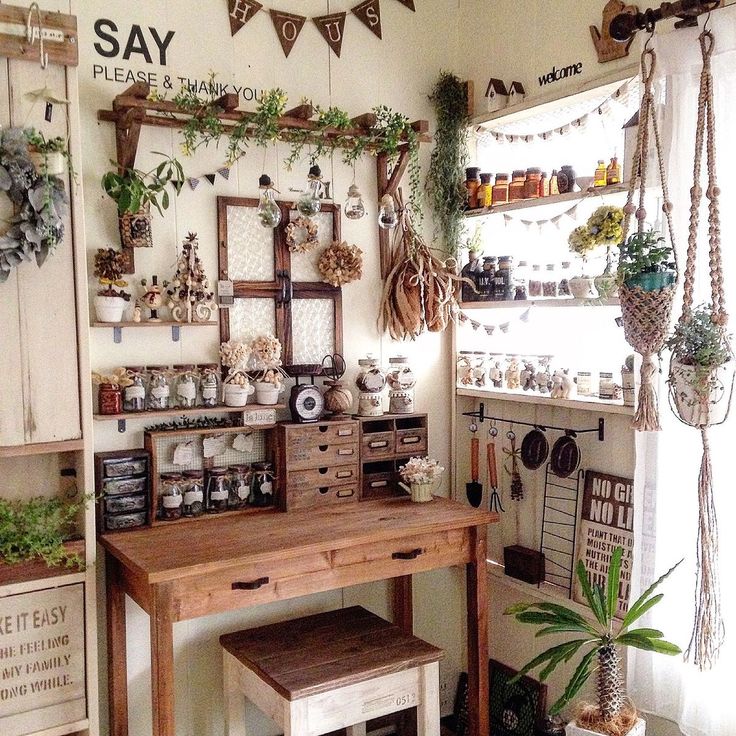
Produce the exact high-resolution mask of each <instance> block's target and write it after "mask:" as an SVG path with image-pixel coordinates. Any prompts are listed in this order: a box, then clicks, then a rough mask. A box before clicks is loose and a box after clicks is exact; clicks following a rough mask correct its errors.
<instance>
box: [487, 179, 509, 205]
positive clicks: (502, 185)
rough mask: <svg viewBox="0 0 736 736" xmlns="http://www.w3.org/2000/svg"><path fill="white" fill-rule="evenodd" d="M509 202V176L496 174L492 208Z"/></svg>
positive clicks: (492, 192) (492, 191)
mask: <svg viewBox="0 0 736 736" xmlns="http://www.w3.org/2000/svg"><path fill="white" fill-rule="evenodd" d="M508 201H509V175H508V174H496V183H495V184H494V185H493V189H492V190H491V206H492V207H495V206H496V205H497V204H506V203H507V202H508Z"/></svg>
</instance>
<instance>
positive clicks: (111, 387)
mask: <svg viewBox="0 0 736 736" xmlns="http://www.w3.org/2000/svg"><path fill="white" fill-rule="evenodd" d="M97 409H98V411H99V413H100V414H107V415H110V414H120V413H122V411H123V392H122V391H121V390H120V386H118V384H117V383H101V384H100V388H99V390H98V392H97Z"/></svg>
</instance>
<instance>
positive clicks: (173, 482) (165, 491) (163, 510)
mask: <svg viewBox="0 0 736 736" xmlns="http://www.w3.org/2000/svg"><path fill="white" fill-rule="evenodd" d="M160 482H161V493H160V494H159V498H160V509H159V518H160V519H162V520H163V521H175V520H176V519H181V516H182V506H183V505H184V496H183V494H182V492H181V483H182V476H181V475H180V474H179V473H162V474H161V476H160Z"/></svg>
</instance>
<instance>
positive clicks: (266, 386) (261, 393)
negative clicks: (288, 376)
mask: <svg viewBox="0 0 736 736" xmlns="http://www.w3.org/2000/svg"><path fill="white" fill-rule="evenodd" d="M254 386H255V390H256V404H264V405H266V406H270V405H272V404H278V402H279V393H280V392H281V391H280V389H279V387H278V386H274V385H273V384H272V383H267V382H266V381H256V382H255V383H254Z"/></svg>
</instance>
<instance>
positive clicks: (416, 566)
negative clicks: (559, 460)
mask: <svg viewBox="0 0 736 736" xmlns="http://www.w3.org/2000/svg"><path fill="white" fill-rule="evenodd" d="M495 521H498V516H497V515H496V514H491V513H488V512H485V511H479V510H477V509H473V508H471V507H469V506H465V505H462V504H460V503H457V502H455V501H449V500H447V499H441V498H437V499H435V500H434V501H432V502H431V503H428V504H417V503H412V502H411V501H409V500H408V499H405V498H397V499H388V500H376V501H364V502H361V503H346V504H344V505H338V506H331V507H325V508H324V509H315V510H310V511H292V512H288V513H274V514H259V515H253V516H233V517H221V518H213V519H208V520H207V521H202V522H199V523H197V522H190V523H181V524H171V525H170V526H166V525H161V526H160V527H156V528H153V529H145V530H141V531H133V532H126V533H121V534H110V535H106V536H103V537H101V539H100V542H101V544H102V546H103V547H104V548H105V551H106V569H107V636H108V688H109V696H110V733H111V735H112V736H128V698H127V687H128V681H127V671H126V629H125V594H126V593H127V594H128V595H129V596H130V597H131V598H132V599H133V600H134V601H136V603H138V605H139V606H141V608H143V610H144V611H146V612H147V613H148V615H149V618H150V627H151V686H152V688H151V689H152V693H151V697H152V703H153V733H154V736H175V728H174V647H173V635H174V631H173V627H174V623H175V622H176V621H185V620H187V619H192V618H197V617H198V616H206V615H209V614H212V613H219V612H222V611H229V610H232V609H237V608H245V607H248V606H255V605H258V604H261V603H269V602H271V601H278V600H284V599H287V598H295V597H297V596H302V595H308V594H310V593H318V592H321V591H325V590H335V589H338V588H345V587H348V586H350V585H356V584H358V583H368V582H373V581H376V580H387V579H389V578H394V579H396V584H395V585H394V618H395V621H396V622H397V623H399V625H401V626H402V627H403V628H405V629H407V630H411V628H412V603H411V575H412V574H413V573H416V572H424V571H426V570H435V569H438V568H443V567H449V566H452V565H466V570H467V587H468V595H467V611H468V680H469V686H470V700H469V712H470V719H471V723H472V729H471V733H472V736H487V734H488V633H487V632H488V584H487V577H486V525H487V524H489V523H491V522H495Z"/></svg>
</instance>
